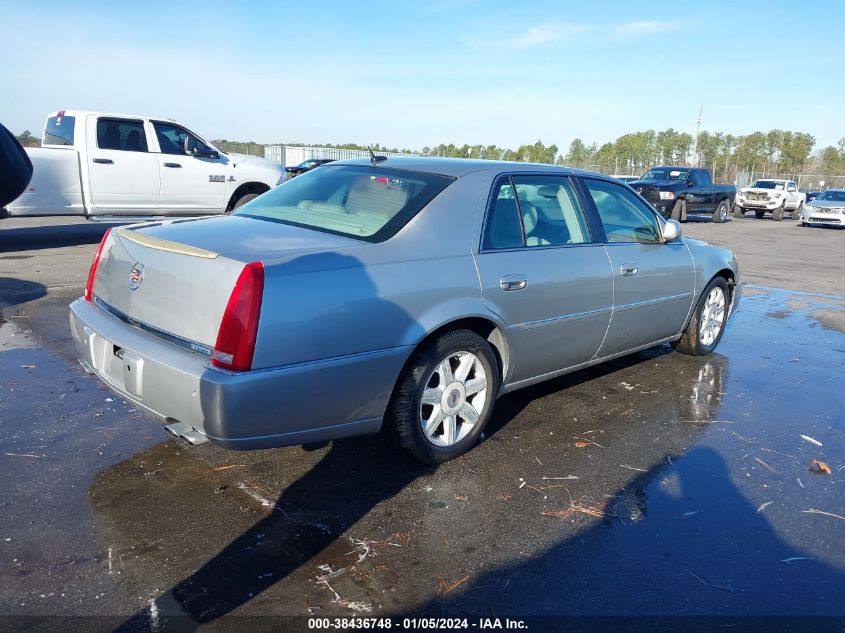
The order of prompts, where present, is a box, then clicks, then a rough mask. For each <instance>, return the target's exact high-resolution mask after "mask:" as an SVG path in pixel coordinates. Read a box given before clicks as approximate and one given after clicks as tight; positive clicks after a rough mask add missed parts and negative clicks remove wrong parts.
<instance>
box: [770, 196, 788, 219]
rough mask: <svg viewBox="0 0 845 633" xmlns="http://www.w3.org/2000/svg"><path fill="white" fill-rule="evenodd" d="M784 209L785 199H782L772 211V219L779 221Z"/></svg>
mask: <svg viewBox="0 0 845 633" xmlns="http://www.w3.org/2000/svg"><path fill="white" fill-rule="evenodd" d="M785 210H786V201H785V200H784V202H783V204H782V205H780V206H779V207H778V208H777V209H775V210H774V211H772V219H773V220H774V221H775V222H780V221H781V220H783V212H784V211H785Z"/></svg>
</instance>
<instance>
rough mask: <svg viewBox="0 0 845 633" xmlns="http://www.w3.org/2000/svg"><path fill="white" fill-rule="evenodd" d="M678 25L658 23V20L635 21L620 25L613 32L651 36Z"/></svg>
mask: <svg viewBox="0 0 845 633" xmlns="http://www.w3.org/2000/svg"><path fill="white" fill-rule="evenodd" d="M679 26H680V25H679V24H677V23H676V22H660V21H659V20H637V21H635V22H628V23H627V24H620V25H619V26H617V27H616V28H615V29H614V30H615V31H616V33H618V34H619V35H651V34H653V33H660V32H662V31H671V30H673V29H676V28H678V27H679Z"/></svg>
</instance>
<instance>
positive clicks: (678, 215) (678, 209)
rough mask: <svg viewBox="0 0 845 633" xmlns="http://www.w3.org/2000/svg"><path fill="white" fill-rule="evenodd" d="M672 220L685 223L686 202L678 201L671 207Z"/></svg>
mask: <svg viewBox="0 0 845 633" xmlns="http://www.w3.org/2000/svg"><path fill="white" fill-rule="evenodd" d="M671 217H672V219H673V220H677V221H678V222H686V221H687V201H686V200H678V201H677V202H676V203H675V206H673V207H672V215H671Z"/></svg>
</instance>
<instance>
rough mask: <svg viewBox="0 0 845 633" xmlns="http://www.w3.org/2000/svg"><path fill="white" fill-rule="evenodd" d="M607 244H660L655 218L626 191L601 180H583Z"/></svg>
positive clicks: (640, 202)
mask: <svg viewBox="0 0 845 633" xmlns="http://www.w3.org/2000/svg"><path fill="white" fill-rule="evenodd" d="M584 184H585V185H586V187H587V191H588V192H589V193H590V197H591V198H592V199H593V202H594V203H595V205H596V209H597V210H598V212H599V217H600V218H601V223H602V224H603V225H604V231H605V233H606V234H607V241H608V242H645V243H649V244H651V243H656V242H660V241H661V237H660V227H659V225H658V222H657V218H656V217H655V215H654V213H653V212H652V211H651V209H650V208H649V206H648V205H646V204H645V203H644V202H642V201H641V200H640V199H639V198H638V197H637V196H636V195H635V194H634V193H633V192H632V191H631V190H630V189H628V188H627V187H623V186H621V185H617V184H614V183H611V182H607V181H605V180H593V179H592V178H585V179H584Z"/></svg>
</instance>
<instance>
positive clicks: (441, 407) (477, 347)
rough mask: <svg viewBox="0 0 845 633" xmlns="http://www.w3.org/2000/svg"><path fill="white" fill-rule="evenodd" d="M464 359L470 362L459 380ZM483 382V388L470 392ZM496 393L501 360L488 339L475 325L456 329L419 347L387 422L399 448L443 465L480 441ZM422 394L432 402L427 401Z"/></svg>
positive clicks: (393, 398)
mask: <svg viewBox="0 0 845 633" xmlns="http://www.w3.org/2000/svg"><path fill="white" fill-rule="evenodd" d="M470 356H471V357H472V358H469V357H470ZM464 362H469V363H471V366H470V367H469V369H468V370H466V372H465V375H464V376H463V380H461V376H459V375H458V372H460V371H461V368H462V367H464ZM444 364H448V367H449V371H448V373H447V372H446V371H445V369H443V368H444ZM452 372H454V373H452ZM450 377H451V381H450ZM444 378H445V380H444ZM473 382H474V384H473V385H472V386H471V387H470V386H469V385H470V384H471V383H473ZM481 384H483V385H484V387H483V389H480V390H478V391H475V392H473V393H472V394H469V393H468V392H469V391H470V390H471V389H478V387H479V386H480V385H481ZM498 392H499V365H498V362H497V361H496V355H495V354H494V353H493V348H492V347H491V346H490V343H488V342H487V341H486V340H484V339H483V338H482V337H480V336H479V335H478V334H476V333H475V332H473V331H472V330H453V331H451V332H447V333H446V334H443V335H442V336H440V337H438V338H437V339H436V340H433V341H431V342H430V343H428V344H427V345H425V346H424V347H421V348H420V349H419V350H417V352H415V354H414V356H413V357H412V358H411V360H410V361H409V362H408V364H407V365H406V367H405V369H404V370H403V372H402V375H401V376H400V378H399V381H398V382H397V384H396V388H395V389H394V391H393V395H392V396H391V398H390V403H389V404H388V407H387V413H386V415H385V424H386V425H387V430H388V431H389V432H390V433H391V435H392V436H393V439H394V441H395V442H396V444H397V445H398V446H399V448H401V449H402V450H404V451H406V452H407V453H410V454H411V455H412V456H413V457H415V458H416V459H417V460H419V461H421V462H423V463H426V464H441V463H443V462H446V461H448V460H450V459H454V458H455V457H458V456H459V455H462V454H463V453H465V452H467V451H468V450H469V449H471V448H472V447H473V446H474V445H475V444H476V442H478V440H479V438H480V437H481V434H482V432H483V431H484V427H485V426H486V425H487V421H488V420H489V419H490V416H491V414H492V411H493V405H494V403H495V400H496V396H497V395H498ZM424 396H425V397H427V398H429V399H430V400H431V402H424ZM438 397H439V398H440V401H439V402H437V403H436V404H435V401H436V398H438ZM479 401H480V402H479ZM467 406H469V407H470V408H471V409H472V410H473V411H472V412H470V413H472V416H473V417H474V416H476V415H477V419H476V420H475V422H473V423H470V422H469V420H468V418H464V416H465V415H466V413H464V412H465V411H468V410H467V409H465V407H467ZM450 407H451V409H450ZM455 407H457V410H456V409H455ZM479 409H480V410H479ZM450 411H455V412H454V413H452V415H448V413H449V412H450ZM443 416H445V417H443ZM450 418H451V420H452V421H451V423H450ZM438 419H439V421H438ZM426 421H428V423H429V428H428V429H425V428H424V425H425V424H426ZM450 433H451V435H450Z"/></svg>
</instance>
